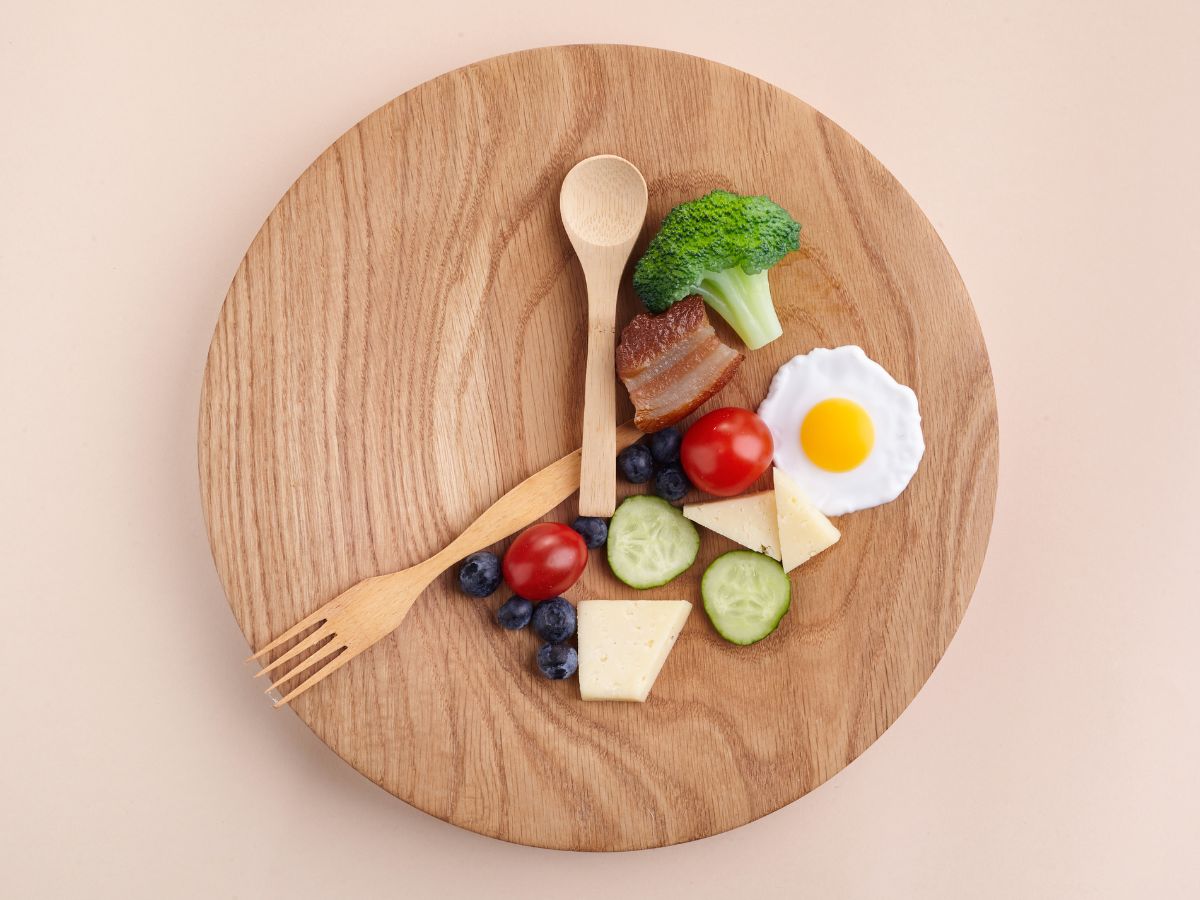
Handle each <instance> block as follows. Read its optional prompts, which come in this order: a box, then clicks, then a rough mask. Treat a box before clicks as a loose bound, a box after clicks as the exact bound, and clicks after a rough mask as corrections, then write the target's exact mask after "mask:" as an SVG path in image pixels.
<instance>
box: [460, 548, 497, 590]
mask: <svg viewBox="0 0 1200 900" xmlns="http://www.w3.org/2000/svg"><path fill="white" fill-rule="evenodd" d="M500 580H501V578H500V557H498V556H497V555H496V554H495V553H488V552H487V551H486V550H480V551H479V552H478V553H472V554H471V555H470V556H468V557H467V558H466V559H464V560H463V564H462V567H461V568H460V569H459V570H458V586H459V587H460V588H462V589H463V593H465V594H470V595H471V596H472V597H486V596H488V595H489V594H491V593H492V592H493V591H495V590H496V588H498V587H500Z"/></svg>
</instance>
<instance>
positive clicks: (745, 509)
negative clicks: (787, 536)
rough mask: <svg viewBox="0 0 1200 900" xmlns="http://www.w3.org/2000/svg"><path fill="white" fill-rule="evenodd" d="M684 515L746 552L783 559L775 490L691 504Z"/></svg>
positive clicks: (685, 508)
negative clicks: (740, 546) (735, 543)
mask: <svg viewBox="0 0 1200 900" xmlns="http://www.w3.org/2000/svg"><path fill="white" fill-rule="evenodd" d="M683 515H684V517H685V518H688V519H691V520H692V521H693V522H695V523H696V524H697V525H703V526H704V527H705V528H707V529H708V530H709V531H715V532H716V533H717V534H721V535H724V536H725V537H727V538H729V539H730V540H731V541H736V542H737V543H739V544H741V545H742V546H743V547H745V548H746V549H747V550H753V551H754V552H755V553H765V554H766V555H767V556H769V557H771V558H772V559H781V558H782V557H781V555H780V548H779V525H778V521H777V515H776V511H775V492H774V491H762V492H761V493H758V494H746V495H744V496H741V497H731V498H730V499H728V500H713V501H712V502H711V503H692V504H689V505H687V506H685V507H684V508H683Z"/></svg>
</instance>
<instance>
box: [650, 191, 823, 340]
mask: <svg viewBox="0 0 1200 900" xmlns="http://www.w3.org/2000/svg"><path fill="white" fill-rule="evenodd" d="M799 246H800V225H799V223H797V222H796V220H795V219H793V218H792V217H791V216H790V215H788V213H787V210H785V209H784V208H783V207H781V206H779V204H777V203H775V202H774V201H772V200H771V199H770V198H768V197H743V196H741V195H740V194H731V193H730V192H729V191H713V192H712V193H711V194H707V195H705V196H703V197H701V198H699V199H698V200H692V201H690V202H689V203H682V204H680V205H679V206H677V207H675V208H674V209H673V210H671V211H670V212H669V213H668V214H667V217H666V218H665V219H663V223H662V228H660V229H659V232H658V234H657V235H655V237H654V240H652V241H651V242H650V246H649V247H647V248H646V253H645V255H644V256H643V257H642V258H641V259H640V260H638V263H637V266H636V267H635V268H634V270H633V286H634V288H635V289H636V290H637V292H638V294H639V295H640V296H641V298H642V302H643V303H645V304H646V308H647V309H648V310H650V312H652V313H660V312H664V311H666V310H667V309H668V308H669V307H670V306H671V304H673V303H676V302H677V301H679V300H682V299H683V298H684V297H688V296H690V295H692V294H699V295H700V296H702V297H703V298H704V301H705V302H706V303H707V304H708V305H709V306H710V307H712V308H713V309H714V310H716V311H717V312H718V313H719V314H720V316H721V318H723V319H724V320H725V321H726V322H728V323H729V324H730V326H732V327H733V330H734V331H736V332H737V333H738V337H740V338H741V339H742V340H743V341H744V342H745V344H746V346H747V347H749V348H750V349H751V350H756V349H758V348H759V347H761V346H763V344H767V343H769V342H771V341H773V340H775V338H777V337H779V336H780V335H781V334H783V328H782V326H780V324H779V317H778V316H777V315H776V314H775V305H774V303H772V302H771V286H770V284H769V283H768V281H767V269H769V268H771V266H773V265H775V263H777V262H779V260H781V259H783V257H784V256H786V255H787V254H789V253H791V252H792V251H793V250H795V249H796V248H797V247H799Z"/></svg>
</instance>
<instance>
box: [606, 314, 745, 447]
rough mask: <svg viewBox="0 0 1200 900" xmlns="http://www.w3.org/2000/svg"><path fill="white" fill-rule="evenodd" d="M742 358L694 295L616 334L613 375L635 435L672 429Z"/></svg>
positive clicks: (639, 318) (642, 316)
mask: <svg viewBox="0 0 1200 900" xmlns="http://www.w3.org/2000/svg"><path fill="white" fill-rule="evenodd" d="M741 364H742V354H741V353H738V352H737V351H736V350H734V349H733V348H732V347H729V346H726V345H725V344H722V343H721V341H720V339H719V338H718V337H717V333H716V332H715V331H714V330H713V327H712V325H710V324H709V322H708V315H707V314H706V313H705V311H704V300H703V298H701V297H699V296H692V297H688V298H686V299H684V300H680V301H679V302H678V303H676V304H675V305H674V306H672V307H671V308H670V309H668V310H667V311H666V312H665V313H663V314H661V315H658V316H650V315H646V314H645V313H642V314H640V315H637V316H634V317H633V320H632V321H631V322H630V323H629V324H628V325H626V326H625V328H624V330H623V331H622V332H621V343H620V345H618V347H617V374H618V375H620V376H621V381H623V382H624V383H625V388H626V390H628V391H629V399H630V400H632V401H633V406H634V409H635V410H636V415H635V416H634V419H633V422H634V424H635V425H637V427H638V428H639V429H640V430H641V431H646V432H650V431H659V430H660V429H663V428H666V427H667V426H668V425H673V424H675V423H676V422H678V421H679V420H680V419H682V418H684V417H685V416H686V415H687V414H688V413H690V412H691V411H692V410H694V409H695V408H696V407H698V406H699V405H700V404H701V403H703V402H704V401H705V400H707V399H708V398H709V397H711V396H712V395H713V394H715V393H716V392H717V391H719V390H720V389H721V388H723V387H724V386H725V384H726V382H728V381H729V379H730V378H732V377H733V373H734V372H736V371H737V367H738V366H740V365H741Z"/></svg>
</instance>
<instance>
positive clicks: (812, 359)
mask: <svg viewBox="0 0 1200 900" xmlns="http://www.w3.org/2000/svg"><path fill="white" fill-rule="evenodd" d="M834 397H842V398H845V399H847V400H853V401H854V402H855V403H857V404H858V405H859V406H861V407H862V408H863V409H864V410H866V412H867V415H868V416H870V417H871V424H872V425H873V426H874V428H875V443H874V445H873V446H872V448H871V452H870V454H868V456H867V458H866V459H865V460H864V461H863V463H862V465H859V466H857V467H855V468H853V469H851V470H850V471H848V472H830V471H827V470H825V469H822V468H820V467H819V466H817V465H815V464H814V463H813V462H812V461H811V460H810V459H809V458H808V456H807V455H806V454H805V452H804V449H803V448H802V447H801V446H800V425H801V423H802V422H803V421H804V417H805V416H806V415H808V412H809V410H811V409H812V408H813V407H814V406H816V405H817V404H818V403H820V402H821V401H822V400H829V399H831V398H834ZM758 414H759V415H760V416H761V417H762V419H763V421H764V422H766V423H767V427H768V428H770V429H771V437H772V438H773V439H774V441H775V465H777V466H779V468H781V469H783V470H784V471H785V472H787V473H788V474H789V475H791V476H792V477H793V478H794V479H796V482H797V483H798V484H799V485H800V487H801V488H802V489H803V490H804V492H805V493H806V494H808V496H809V497H810V498H811V499H812V501H813V503H815V504H816V506H817V508H818V509H819V510H821V512H823V513H824V514H825V515H827V516H840V515H842V514H844V513H849V512H856V511H857V510H860V509H870V508H871V507H872V506H879V505H881V504H884V503H888V502H890V501H892V500H895V499H896V498H897V497H898V496H900V492H901V491H903V490H904V489H905V488H906V487H907V486H908V483H909V482H910V481H911V480H912V477H913V475H915V474H916V471H917V466H918V465H920V462H921V457H922V456H923V455H924V453H925V437H924V435H922V433H921V413H920V410H919V409H918V407H917V395H916V394H915V393H913V391H912V389H911V388H908V387H905V386H904V385H902V384H898V383H897V382H896V380H895V379H894V378H892V376H891V375H889V374H888V372H887V370H886V369H884V368H883V366H881V365H879V363H877V362H875V361H874V360H872V359H870V358H869V357H868V356H867V354H866V353H864V352H863V351H862V348H861V347H855V346H846V347H837V348H836V349H833V350H829V349H824V348H821V349H817V350H813V351H811V352H809V353H805V354H801V355H800V356H796V357H793V358H792V359H790V360H788V361H787V362H786V363H784V364H783V365H782V366H780V367H779V371H778V372H776V373H775V378H774V379H773V380H772V381H771V390H770V391H769V392H768V393H767V397H766V399H765V400H763V402H762V403H761V404H760V405H759V407H758Z"/></svg>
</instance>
